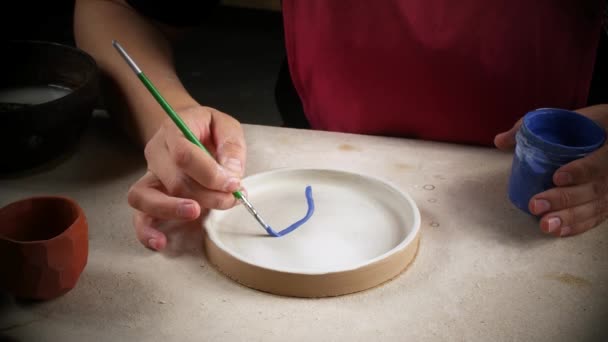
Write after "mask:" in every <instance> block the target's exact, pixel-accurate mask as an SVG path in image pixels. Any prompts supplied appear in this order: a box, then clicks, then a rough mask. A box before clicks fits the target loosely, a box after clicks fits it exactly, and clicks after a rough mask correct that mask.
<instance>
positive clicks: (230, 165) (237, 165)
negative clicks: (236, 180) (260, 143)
mask: <svg viewBox="0 0 608 342" xmlns="http://www.w3.org/2000/svg"><path fill="white" fill-rule="evenodd" d="M222 166H223V167H225V168H226V169H228V170H230V171H231V172H234V173H235V174H237V175H240V174H241V172H242V171H243V165H242V164H241V161H240V160H238V159H236V158H228V159H226V160H225V161H224V162H223V163H222Z"/></svg>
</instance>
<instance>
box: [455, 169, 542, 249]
mask: <svg viewBox="0 0 608 342" xmlns="http://www.w3.org/2000/svg"><path fill="white" fill-rule="evenodd" d="M509 174H510V170H508V169H480V171H479V172H477V173H476V174H474V175H472V177H468V178H466V179H463V180H462V181H461V182H459V183H457V184H456V185H455V186H453V187H452V188H450V189H449V192H450V195H451V196H452V197H455V198H456V200H454V201H452V202H453V205H455V206H457V208H455V209H456V212H460V213H462V215H466V216H467V220H468V221H471V222H472V223H474V224H473V225H471V227H480V228H482V229H483V230H484V231H483V232H480V234H496V235H498V238H499V239H500V240H501V241H503V242H504V243H508V244H515V245H522V244H524V245H530V244H537V243H542V242H546V241H547V240H548V239H549V238H550V237H548V236H547V235H545V234H544V233H542V232H541V230H540V228H539V223H538V222H539V221H538V218H536V217H534V216H531V215H529V214H526V213H524V212H522V211H520V210H519V209H517V208H516V207H515V206H514V205H513V204H512V203H511V202H510V201H509V198H508V194H507V187H508V178H509ZM471 227H466V229H470V228H471Z"/></svg>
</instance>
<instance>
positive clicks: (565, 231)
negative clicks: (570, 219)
mask: <svg viewBox="0 0 608 342" xmlns="http://www.w3.org/2000/svg"><path fill="white" fill-rule="evenodd" d="M570 233H572V228H570V227H568V226H566V227H562V230H561V231H560V232H559V236H568V235H570Z"/></svg>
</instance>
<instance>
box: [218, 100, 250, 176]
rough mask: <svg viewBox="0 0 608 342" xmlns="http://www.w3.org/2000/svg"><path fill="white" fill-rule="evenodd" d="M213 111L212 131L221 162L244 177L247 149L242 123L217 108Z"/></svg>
mask: <svg viewBox="0 0 608 342" xmlns="http://www.w3.org/2000/svg"><path fill="white" fill-rule="evenodd" d="M211 111H212V120H211V133H212V135H213V139H214V143H215V146H217V151H216V158H217V160H218V161H219V164H220V165H222V166H223V167H225V168H226V169H228V170H230V171H232V172H233V173H234V174H235V175H237V176H238V177H242V176H243V173H244V170H245V162H246V155H247V149H246V144H245V136H244V134H243V129H242V127H241V124H240V123H239V122H238V121H237V120H236V119H234V118H233V117H231V116H229V115H227V114H224V113H222V112H220V111H217V110H211Z"/></svg>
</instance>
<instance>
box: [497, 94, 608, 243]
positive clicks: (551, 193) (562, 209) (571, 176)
mask: <svg viewBox="0 0 608 342" xmlns="http://www.w3.org/2000/svg"><path fill="white" fill-rule="evenodd" d="M577 112H579V113H581V114H583V115H585V116H587V117H589V118H591V119H592V120H594V121H595V122H597V123H599V124H600V125H601V126H602V127H604V128H605V129H607V128H608V105H597V106H593V107H587V108H583V109H580V110H577ZM520 124H521V120H520V121H518V122H517V123H516V124H515V125H514V126H513V128H511V129H510V130H509V131H507V132H504V133H501V134H498V135H497V136H496V138H495V139H494V143H495V145H496V147H498V148H499V149H502V150H507V149H511V148H513V146H515V134H516V133H517V130H518V129H519V126H520ZM553 183H554V184H555V185H556V187H555V188H552V189H549V190H547V191H544V192H541V193H539V194H536V195H535V196H533V197H532V198H531V199H530V202H529V203H528V208H529V209H530V212H531V213H532V214H534V215H538V216H541V220H540V228H541V229H542V231H543V232H545V233H550V234H553V235H555V236H569V235H576V234H580V233H583V232H585V231H587V230H589V229H591V228H594V227H596V226H598V225H599V224H601V223H602V222H604V221H605V220H606V219H607V218H608V145H607V144H604V145H603V146H602V147H601V148H599V149H598V150H596V151H595V152H593V153H591V154H589V155H588V156H586V157H585V158H581V159H578V160H575V161H573V162H570V163H568V164H566V165H564V166H562V167H560V168H559V169H557V171H555V173H554V174H553Z"/></svg>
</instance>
